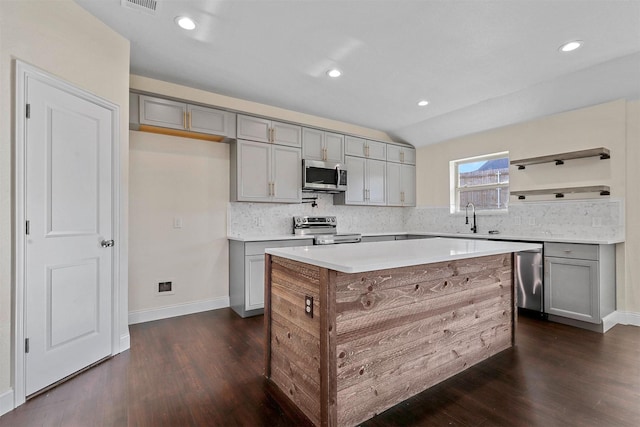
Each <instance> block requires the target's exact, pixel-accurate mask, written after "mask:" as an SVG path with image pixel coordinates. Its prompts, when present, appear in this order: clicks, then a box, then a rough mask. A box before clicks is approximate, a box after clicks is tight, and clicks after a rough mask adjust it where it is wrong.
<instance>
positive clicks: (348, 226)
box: [227, 194, 404, 236]
mask: <svg viewBox="0 0 640 427" xmlns="http://www.w3.org/2000/svg"><path fill="white" fill-rule="evenodd" d="M317 204H318V206H317V207H312V206H311V204H310V203H303V204H277V203H244V202H231V203H229V206H228V212H227V218H228V219H227V227H228V229H227V231H228V234H229V235H230V236H247V235H250V236H269V235H282V234H292V233H293V217H294V216H295V215H309V216H322V215H335V216H336V217H337V218H338V232H339V233H348V232H357V233H377V232H380V233H385V232H398V231H403V230H404V214H403V208H395V207H380V206H335V205H334V204H333V196H332V195H330V194H318V201H317Z"/></svg>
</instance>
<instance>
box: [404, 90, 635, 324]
mask: <svg viewBox="0 0 640 427" xmlns="http://www.w3.org/2000/svg"><path fill="white" fill-rule="evenodd" d="M637 104H638V102H637V101H635V102H627V101H625V100H618V101H613V102H609V103H605V104H601V105H596V106H591V107H587V108H583V109H579V110H575V111H569V112H565V113H561V114H556V115H553V116H549V117H545V118H542V119H538V120H535V121H530V122H526V123H520V124H517V125H512V126H507V127H504V128H500V129H494V130H491V131H487V132H482V133H478V134H474V135H470V136H466V137H462V138H457V139H453V140H451V141H446V142H443V143H440V144H435V145H429V146H426V147H422V148H420V149H418V150H417V168H416V169H417V192H418V194H417V199H418V204H419V205H426V206H431V207H441V208H444V207H448V206H449V194H450V191H449V162H450V161H451V160H457V159H461V158H466V157H471V156H478V155H483V154H489V153H494V152H499V151H509V156H510V158H511V159H518V158H528V157H535V156H542V155H547V154H554V153H562V152H567V151H574V150H582V149H588V148H596V147H607V148H609V149H610V150H611V159H610V160H598V159H597V158H589V159H581V160H571V161H567V162H565V164H564V165H562V166H556V165H555V164H553V163H551V164H543V165H532V166H528V167H527V168H526V169H525V170H523V171H519V170H517V169H516V168H514V167H512V168H511V170H510V187H511V189H518V190H528V189H538V188H544V187H547V188H553V187H556V186H558V187H566V186H582V185H596V184H603V185H609V186H610V187H611V196H612V198H616V199H622V200H625V210H626V213H627V215H626V227H625V229H626V235H625V239H626V243H625V244H624V245H618V248H617V250H616V254H617V268H616V274H617V294H618V310H622V311H632V312H635V313H640V299H638V296H640V291H639V290H638V287H640V283H638V281H637V279H635V278H637V277H638V273H640V271H639V270H638V266H637V265H631V264H634V262H630V260H634V259H635V260H637V259H638V257H639V256H640V252H638V250H637V248H638V241H639V237H638V233H639V231H638V226H637V225H636V224H638V221H637V213H636V212H637V210H638V209H640V203H639V201H638V200H637V199H638V198H637V195H631V193H632V192H633V191H634V190H633V185H634V184H633V183H638V182H640V179H639V175H638V172H637V169H638V166H637V165H638V164H639V162H638V158H637V157H638V151H639V150H638V149H637V148H636V147H637V145H638V130H637V128H638V123H637V118H636V119H635V120H634V119H633V118H632V117H631V116H635V117H637V115H638V106H637ZM628 110H629V111H628ZM634 132H635V137H634V136H633V133H634ZM628 133H629V137H628V136H627V134H628ZM634 156H635V159H634ZM628 164H629V171H627V165H628ZM627 185H630V186H631V187H630V191H629V192H627ZM584 197H595V198H599V197H600V196H597V195H589V196H585V195H576V196H573V197H567V199H570V198H584ZM528 199H529V198H528ZM537 199H539V200H543V201H544V200H547V201H550V202H551V201H553V200H555V198H554V195H553V194H551V195H549V196H544V197H538V198H537ZM510 203H511V204H512V205H513V206H519V207H520V206H526V204H524V203H520V204H518V202H517V200H514V198H513V197H512V198H511V202H510ZM523 209H524V208H523ZM521 210H522V209H521ZM632 215H633V217H632ZM634 218H635V219H636V221H634ZM625 261H627V262H625ZM635 264H637V262H635Z"/></svg>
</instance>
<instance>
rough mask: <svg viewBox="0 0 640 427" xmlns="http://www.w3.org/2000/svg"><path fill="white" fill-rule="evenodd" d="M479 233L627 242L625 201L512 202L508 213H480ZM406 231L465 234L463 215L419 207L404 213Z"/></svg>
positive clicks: (444, 209) (441, 209)
mask: <svg viewBox="0 0 640 427" xmlns="http://www.w3.org/2000/svg"><path fill="white" fill-rule="evenodd" d="M477 225H478V233H481V234H486V233H488V232H489V231H490V230H497V231H499V232H500V234H504V235H508V236H514V237H517V236H521V237H541V238H544V237H554V238H563V239H564V238H566V239H572V238H578V239H585V238H589V239H593V240H600V239H602V240H609V239H616V238H618V239H624V205H623V202H622V200H618V199H608V200H567V201H554V202H521V203H512V204H511V205H510V206H509V212H508V213H494V214H489V213H478V214H477ZM404 227H405V230H406V231H425V232H443V233H458V232H459V233H466V232H468V231H469V227H470V225H466V224H465V218H464V214H453V215H452V214H450V213H449V207H448V206H447V207H418V208H415V209H408V210H406V211H405V213H404Z"/></svg>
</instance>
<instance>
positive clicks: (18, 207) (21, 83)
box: [13, 60, 123, 407]
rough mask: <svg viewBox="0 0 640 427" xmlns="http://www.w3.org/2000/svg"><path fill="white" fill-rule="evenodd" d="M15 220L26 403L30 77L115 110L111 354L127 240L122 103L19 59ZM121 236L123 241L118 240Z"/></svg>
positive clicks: (18, 346)
mask: <svg viewBox="0 0 640 427" xmlns="http://www.w3.org/2000/svg"><path fill="white" fill-rule="evenodd" d="M14 69H15V79H16V83H15V86H14V87H15V105H14V116H15V134H14V135H15V154H14V156H15V157H14V159H15V166H14V167H15V175H14V180H15V181H14V182H15V187H14V191H15V194H14V197H15V199H14V200H15V213H14V215H15V223H14V236H13V239H14V254H15V255H14V262H15V264H14V269H15V270H14V278H15V297H14V298H15V299H14V304H15V305H14V342H13V345H14V361H13V362H14V378H13V379H14V407H18V406H20V405H22V404H23V403H24V402H25V401H26V390H25V384H26V366H25V365H26V364H25V351H24V350H25V349H24V340H25V314H26V310H25V298H24V296H25V280H24V278H25V269H26V256H25V254H26V245H25V231H26V230H25V227H26V215H25V207H26V206H25V205H26V197H25V195H26V194H25V193H26V153H25V150H26V144H25V137H26V132H25V131H26V117H25V110H24V105H25V104H26V96H25V91H26V80H27V78H33V79H37V80H39V81H41V82H44V83H46V84H48V85H50V86H53V87H55V88H57V89H60V90H63V91H65V92H67V93H70V94H72V95H74V96H77V97H79V98H82V99H84V100H85V101H88V102H92V103H94V104H96V105H99V106H101V107H103V108H106V109H107V110H109V111H110V112H111V118H112V122H111V123H112V125H111V132H112V137H111V138H112V140H111V143H112V150H111V156H112V164H111V168H112V175H111V177H112V178H111V180H112V182H111V184H112V194H111V199H112V200H111V202H112V205H111V206H112V233H113V234H112V237H111V238H113V239H114V240H116V245H115V246H114V248H113V249H114V250H113V252H112V257H113V259H112V261H113V262H112V271H111V273H112V274H111V316H112V317H111V324H112V327H111V333H112V336H111V353H110V354H111V355H112V356H113V355H115V354H117V353H119V352H120V338H119V334H120V322H119V320H120V287H119V286H118V285H117V284H118V283H119V280H118V279H119V277H120V255H121V248H122V244H123V240H122V239H121V235H120V191H121V185H120V107H119V106H118V105H116V104H114V103H112V102H110V101H108V100H106V99H104V98H101V97H99V96H97V95H94V94H92V93H90V92H88V91H86V90H83V89H81V88H79V87H77V86H75V85H73V84H71V83H69V82H67V81H64V80H62V79H60V78H59V77H56V76H54V75H52V74H49V73H47V72H46V71H43V70H41V69H39V68H37V67H34V66H32V65H29V64H26V63H24V62H22V61H20V60H15V68H14ZM118 240H120V241H118Z"/></svg>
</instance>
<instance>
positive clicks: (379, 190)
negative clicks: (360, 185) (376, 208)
mask: <svg viewBox="0 0 640 427" xmlns="http://www.w3.org/2000/svg"><path fill="white" fill-rule="evenodd" d="M386 175H387V162H384V161H382V160H370V159H369V160H367V182H368V184H367V189H368V190H369V191H368V195H369V197H368V201H367V203H368V204H370V205H386V204H387V194H386V193H387V185H386V181H387V179H386ZM347 176H348V175H347Z"/></svg>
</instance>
